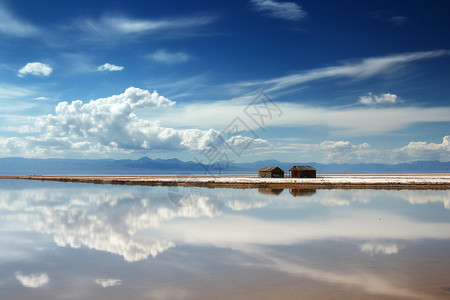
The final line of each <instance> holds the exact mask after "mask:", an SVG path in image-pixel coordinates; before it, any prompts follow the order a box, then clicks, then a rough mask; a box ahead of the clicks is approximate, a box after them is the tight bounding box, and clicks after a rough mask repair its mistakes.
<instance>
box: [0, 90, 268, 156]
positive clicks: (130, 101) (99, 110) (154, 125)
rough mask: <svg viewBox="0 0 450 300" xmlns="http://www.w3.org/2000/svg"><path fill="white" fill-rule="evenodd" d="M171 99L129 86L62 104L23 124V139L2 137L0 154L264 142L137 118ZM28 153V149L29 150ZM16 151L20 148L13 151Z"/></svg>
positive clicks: (201, 147)
mask: <svg viewBox="0 0 450 300" xmlns="http://www.w3.org/2000/svg"><path fill="white" fill-rule="evenodd" d="M174 104H175V102H174V101H171V100H169V99H167V98H165V97H163V96H160V95H159V94H158V93H157V92H156V91H155V92H153V93H150V92H149V91H147V90H142V89H139V88H134V87H130V88H128V89H127V90H126V91H125V92H124V93H122V94H119V95H114V96H111V97H108V98H100V99H96V100H91V101H90V102H88V103H83V102H82V101H81V100H76V101H73V102H72V103H70V104H69V103H68V102H60V103H59V104H58V105H57V106H56V109H55V114H49V115H45V116H40V117H36V118H34V124H32V125H26V126H23V127H21V129H20V132H21V133H23V134H27V137H26V138H6V139H3V140H0V149H1V150H2V151H5V152H3V153H12V152H11V151H17V150H18V149H19V148H22V151H21V153H22V155H24V154H25V155H27V156H36V155H44V154H47V155H49V154H50V155H51V154H53V155H55V154H59V153H61V154H64V153H65V154H67V153H68V152H74V153H108V152H115V153H129V152H132V151H149V150H205V149H207V148H209V147H211V146H212V145H214V146H215V147H222V146H223V147H224V146H225V145H226V143H228V144H233V143H236V141H240V142H241V143H243V144H246V145H249V144H251V145H252V146H254V147H262V146H264V145H268V142H267V141H264V140H262V139H257V138H251V137H245V136H240V135H239V136H233V137H230V138H228V139H226V138H225V137H224V136H223V135H222V133H221V132H219V131H217V130H214V129H209V130H201V129H174V128H168V127H163V126H161V125H160V124H159V122H158V121H150V120H148V119H142V118H139V117H138V116H137V115H136V114H135V112H136V111H137V110H140V109H156V108H162V107H170V106H172V105H174ZM29 151H30V152H31V153H29ZM15 153H19V152H15Z"/></svg>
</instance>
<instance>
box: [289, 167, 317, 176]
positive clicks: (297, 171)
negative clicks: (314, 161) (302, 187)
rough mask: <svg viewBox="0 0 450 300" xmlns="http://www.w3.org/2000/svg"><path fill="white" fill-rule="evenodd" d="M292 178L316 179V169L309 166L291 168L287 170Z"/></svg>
mask: <svg viewBox="0 0 450 300" xmlns="http://www.w3.org/2000/svg"><path fill="white" fill-rule="evenodd" d="M289 176H290V177H292V178H316V169H314V168H313V167H311V166H293V167H292V168H291V169H290V170H289Z"/></svg>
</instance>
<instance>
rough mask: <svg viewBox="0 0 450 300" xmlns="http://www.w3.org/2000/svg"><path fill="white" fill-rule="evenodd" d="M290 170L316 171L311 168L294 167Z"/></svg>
mask: <svg viewBox="0 0 450 300" xmlns="http://www.w3.org/2000/svg"><path fill="white" fill-rule="evenodd" d="M290 170H300V171H315V170H316V169H315V168H314V167H311V166H293V167H292V168H291V169H290ZM290 170H289V171H290Z"/></svg>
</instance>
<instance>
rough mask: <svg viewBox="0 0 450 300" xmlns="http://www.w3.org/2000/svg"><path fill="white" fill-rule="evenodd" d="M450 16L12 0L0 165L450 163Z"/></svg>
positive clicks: (2, 27)
mask: <svg viewBox="0 0 450 300" xmlns="http://www.w3.org/2000/svg"><path fill="white" fill-rule="evenodd" d="M449 13H450V2H448V1H406V0H405V1H403V0H398V1H346V0H343V1H332V0H329V1H327V0H315V1H312V0H301V1H300V0H299V1H281V0H249V1H244V0H242V1H200V0H199V1H175V0H167V1H136V0H128V1H114V0H108V1H102V0H100V1H84V0H81V1H53V0H39V1H31V2H30V1H25V0H14V1H12V0H11V1H8V0H0V128H1V130H0V157H12V156H14V157H17V156H21V157H34V158H83V159H86V158H92V159H94V158H114V159H125V158H131V159H137V158H140V157H143V156H148V157H150V158H165V159H167V158H178V159H181V160H185V161H187V160H193V161H197V162H201V163H205V164H208V163H214V162H216V161H233V162H253V161H257V160H266V159H277V160H279V161H289V162H298V163H305V162H323V163H388V164H395V163H404V162H413V161H418V160H439V161H450V127H449V124H450V105H449V104H450V101H449V94H450V35H449V34H448V32H449V31H450V18H449V17H448V16H449Z"/></svg>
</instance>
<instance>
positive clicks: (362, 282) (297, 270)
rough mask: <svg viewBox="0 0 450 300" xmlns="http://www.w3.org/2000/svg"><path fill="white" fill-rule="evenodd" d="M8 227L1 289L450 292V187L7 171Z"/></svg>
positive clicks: (124, 294) (323, 294) (90, 295)
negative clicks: (103, 178)
mask: <svg viewBox="0 0 450 300" xmlns="http://www.w3.org/2000/svg"><path fill="white" fill-rule="evenodd" d="M294 195H295V196H294ZM0 240H1V243H0V299H25V298H29V299H81V298H83V299H127V298H128V299H231V298H235V299H351V298H354V299H379V298H383V299H405V298H406V299H408V298H411V299H446V298H447V299H448V298H450V279H449V278H450V277H449V271H448V270H450V191H442V190H441V191H420V190H415V191H408V190H402V191H387V190H316V191H315V190H306V191H305V190H259V191H258V190H256V189H244V190H242V189H202V188H177V187H170V188H168V187H145V186H113V185H89V184H80V183H57V182H35V181H21V180H0Z"/></svg>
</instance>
